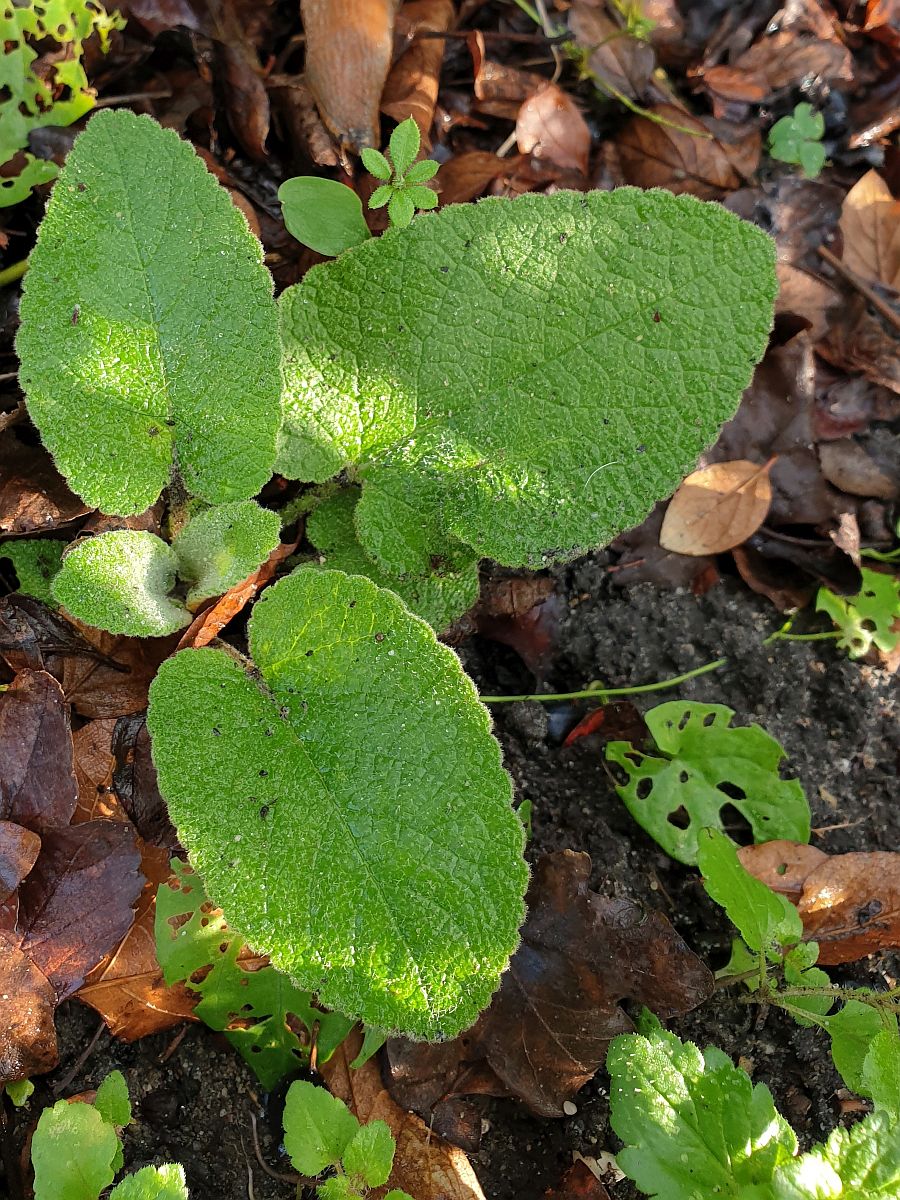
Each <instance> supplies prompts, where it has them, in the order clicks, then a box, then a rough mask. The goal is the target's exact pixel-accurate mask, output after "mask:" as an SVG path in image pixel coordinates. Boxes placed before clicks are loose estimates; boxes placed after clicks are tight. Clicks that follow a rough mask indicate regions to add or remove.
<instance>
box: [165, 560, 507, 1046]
mask: <svg viewBox="0 0 900 1200" xmlns="http://www.w3.org/2000/svg"><path fill="white" fill-rule="evenodd" d="M250 648H251V652H252V655H253V661H254V663H255V666H256V669H257V672H258V674H256V673H249V672H248V670H247V668H246V666H245V665H244V664H243V663H242V662H240V661H238V660H237V659H236V658H235V657H233V656H231V655H229V654H228V653H226V652H224V651H221V650H212V649H204V650H188V651H182V652H181V653H180V654H178V655H176V656H175V657H174V658H171V659H169V660H168V661H167V662H165V663H164V664H163V666H162V668H161V670H160V672H159V674H158V675H157V677H156V679H155V680H154V682H153V685H152V688H151V701H150V713H149V717H148V724H149V728H150V732H151V735H152V738H153V753H154V760H155V762H156V766H157V769H158V772H159V780H160V789H161V791H162V793H163V795H164V796H165V797H166V799H167V801H168V803H169V811H170V813H171V815H172V819H173V820H174V822H175V825H176V827H177V828H178V831H179V836H180V839H181V842H182V844H183V845H184V846H185V847H186V848H187V850H188V853H189V855H190V856H191V860H192V862H193V863H194V865H195V866H196V868H197V869H198V870H199V872H200V874H201V876H202V877H203V879H204V881H205V883H206V885H207V887H208V889H209V894H210V896H211V898H212V899H213V900H214V901H215V902H216V903H217V904H219V905H220V906H221V907H222V908H223V909H224V911H225V914H226V916H227V917H228V918H229V920H230V921H231V922H232V923H233V924H234V925H235V926H237V928H239V929H240V931H241V933H242V934H243V935H244V936H245V937H246V938H247V940H248V941H249V943H250V944H251V945H252V946H253V947H254V948H255V949H256V950H259V951H261V952H264V953H267V954H268V955H269V956H270V958H271V959H272V962H273V964H274V965H275V966H276V967H278V968H279V969H280V970H282V971H285V972H287V973H288V974H289V975H290V976H291V977H292V978H293V979H294V980H295V981H296V982H297V984H298V985H299V986H301V987H306V988H309V989H310V990H311V991H314V992H316V993H317V994H318V996H319V998H320V1000H321V1001H322V1003H323V1004H325V1005H326V1006H327V1007H328V1008H335V1009H338V1010H339V1011H341V1012H344V1013H346V1014H347V1015H348V1016H358V1017H361V1018H362V1019H363V1020H365V1021H366V1023H367V1024H370V1025H373V1026H376V1027H377V1028H379V1029H383V1030H391V1029H398V1030H402V1031H404V1032H405V1033H408V1034H414V1035H418V1036H422V1037H439V1036H441V1035H452V1034H454V1033H456V1032H458V1031H459V1030H461V1029H464V1028H466V1027H467V1026H468V1025H470V1024H471V1023H472V1022H473V1021H474V1019H475V1017H476V1016H477V1015H478V1013H479V1012H480V1011H481V1009H482V1008H484V1007H485V1006H486V1004H487V1003H488V1001H489V999H490V997H491V995H492V993H493V992H494V990H495V989H496V987H497V985H498V983H499V978H500V972H501V971H502V970H503V968H504V967H505V966H506V963H507V962H508V959H509V956H510V954H511V953H512V951H513V949H514V948H515V946H516V942H517V938H518V927H519V925H520V923H521V920H522V915H523V903H522V897H523V893H524V890H525V883H526V878H527V872H526V868H525V863H524V861H523V858H522V849H523V841H524V839H523V832H522V826H521V823H520V822H519V819H518V817H517V816H516V814H515V813H514V812H513V810H512V807H511V803H510V801H511V793H512V787H511V782H510V779H509V776H508V775H507V774H506V772H505V771H504V770H503V767H502V765H501V762H500V752H499V747H498V745H497V743H496V741H495V740H494V738H493V737H492V735H491V733H490V722H489V718H488V714H487V711H486V709H485V708H484V707H483V705H481V704H480V702H479V701H478V698H477V695H476V693H475V689H474V687H473V685H472V683H471V681H470V680H469V679H468V677H467V676H466V675H465V674H464V673H463V671H462V668H461V666H460V664H459V660H458V659H457V658H456V656H455V655H454V654H453V653H452V651H450V650H448V649H447V648H446V647H445V646H442V645H440V644H439V643H438V642H437V641H436V639H435V637H434V634H433V632H432V631H431V630H430V629H429V627H428V626H427V625H426V624H425V623H424V621H421V620H419V619H418V618H417V617H414V616H413V615H412V614H411V613H410V612H409V610H408V609H407V608H406V607H405V606H404V604H403V602H402V601H401V600H400V599H399V598H398V597H396V596H395V595H393V593H391V592H388V591H386V590H384V589H381V588H378V587H376V586H375V585H374V584H373V583H371V582H370V581H369V580H367V579H363V578H361V577H359V576H348V575H345V574H343V573H342V572H340V571H325V570H321V571H320V570H302V571H297V572H295V573H294V574H293V575H291V576H289V577H288V578H287V579H283V580H281V582H279V583H277V584H276V585H275V586H274V587H271V588H269V589H268V590H267V591H266V593H265V595H264V596H263V598H262V600H260V601H259V602H258V603H257V604H256V606H255V608H254V610H253V616H252V618H251V621H250ZM186 709H187V710H188V711H190V712H192V713H194V714H196V719H195V720H193V721H191V722H188V723H186V722H185V720H184V713H185V710H186Z"/></svg>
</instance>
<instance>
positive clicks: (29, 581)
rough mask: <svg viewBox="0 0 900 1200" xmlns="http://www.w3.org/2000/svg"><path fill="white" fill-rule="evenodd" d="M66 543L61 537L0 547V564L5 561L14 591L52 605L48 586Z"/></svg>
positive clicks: (55, 571) (25, 539)
mask: <svg viewBox="0 0 900 1200" xmlns="http://www.w3.org/2000/svg"><path fill="white" fill-rule="evenodd" d="M66 545H67V543H66V542H64V541H63V540H62V539H61V538H23V539H21V540H19V541H9V542H4V543H3V545H2V546H0V562H2V561H3V559H4V558H6V559H9V561H10V562H11V563H12V565H13V570H14V571H15V573H16V578H17V579H18V581H19V587H18V590H19V591H20V592H24V594H25V595H26V596H34V598H35V599H36V600H40V601H41V603H42V604H49V605H51V607H52V605H53V604H54V603H55V602H54V599H53V593H52V592H51V591H50V584H51V582H52V581H53V577H54V576H55V575H56V573H57V572H58V571H59V568H60V564H61V563H62V556H63V551H64V550H65V548H66Z"/></svg>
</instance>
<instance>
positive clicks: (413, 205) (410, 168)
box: [362, 117, 438, 229]
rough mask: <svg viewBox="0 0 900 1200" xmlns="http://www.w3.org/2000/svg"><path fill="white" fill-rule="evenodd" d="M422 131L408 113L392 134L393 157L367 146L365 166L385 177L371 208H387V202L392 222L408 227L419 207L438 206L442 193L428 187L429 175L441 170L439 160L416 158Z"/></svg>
mask: <svg viewBox="0 0 900 1200" xmlns="http://www.w3.org/2000/svg"><path fill="white" fill-rule="evenodd" d="M420 144H421V134H420V133H419V127H418V125H417V124H416V123H415V121H414V120H413V119H412V117H407V118H406V120H405V121H401V123H400V124H399V125H398V126H397V128H396V129H395V130H394V132H393V133H392V134H391V140H390V143H389V145H388V154H389V155H390V161H389V160H388V159H387V158H385V156H384V155H383V154H382V153H381V151H380V150H363V152H362V160H363V166H364V167H365V168H366V170H367V171H368V172H369V174H370V175H374V176H375V178H376V179H380V180H382V184H381V187H377V188H376V189H375V191H374V192H373V193H372V195H371V197H370V198H369V208H384V206H385V205H387V210H388V216H389V217H390V219H391V225H393V226H396V227H397V228H398V229H405V228H406V227H407V226H408V225H409V224H410V222H411V221H412V219H413V217H414V216H415V212H416V209H417V208H425V209H427V208H437V206H438V196H437V192H436V191H435V190H434V188H430V187H425V186H424V185H425V184H426V183H427V182H428V180H429V179H433V178H434V177H435V175H436V174H437V170H438V164H437V163H436V162H435V161H434V159H431V158H423V159H422V161H421V162H416V155H417V154H418V153H419V146H420Z"/></svg>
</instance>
